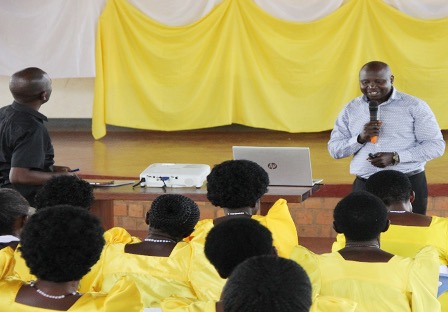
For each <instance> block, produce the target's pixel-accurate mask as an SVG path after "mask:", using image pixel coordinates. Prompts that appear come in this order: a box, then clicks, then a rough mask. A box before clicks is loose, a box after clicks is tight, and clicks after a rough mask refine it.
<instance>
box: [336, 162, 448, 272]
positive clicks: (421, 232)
mask: <svg viewBox="0 0 448 312" xmlns="http://www.w3.org/2000/svg"><path fill="white" fill-rule="evenodd" d="M366 191H368V192H370V193H372V194H373V195H376V196H378V197H379V198H380V199H381V200H382V201H383V202H384V203H385V204H386V206H387V208H388V210H389V213H388V216H389V219H390V221H391V225H390V227H389V229H388V230H387V232H384V233H382V234H381V236H380V242H381V249H382V250H385V251H387V252H390V253H393V254H396V255H399V256H403V257H415V255H416V254H417V252H418V251H419V250H420V249H421V248H422V247H424V246H426V245H432V246H434V247H436V249H437V251H438V253H439V261H440V264H441V265H444V266H446V265H447V264H448V245H447V241H448V219H447V218H441V217H429V216H424V215H421V214H417V213H412V202H413V201H414V192H413V191H412V186H411V182H410V181H409V178H408V177H407V176H406V175H405V174H404V173H402V172H399V171H395V170H384V171H380V172H377V173H375V174H373V175H371V176H370V177H369V179H367V182H366ZM344 246H345V238H344V235H342V234H338V236H337V241H336V242H335V243H334V244H333V251H336V250H339V249H342V248H344Z"/></svg>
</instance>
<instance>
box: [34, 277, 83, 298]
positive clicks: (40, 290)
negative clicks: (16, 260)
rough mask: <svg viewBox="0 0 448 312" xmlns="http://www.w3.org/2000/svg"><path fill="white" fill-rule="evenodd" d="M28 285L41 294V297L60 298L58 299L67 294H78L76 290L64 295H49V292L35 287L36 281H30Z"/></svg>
mask: <svg viewBox="0 0 448 312" xmlns="http://www.w3.org/2000/svg"><path fill="white" fill-rule="evenodd" d="M30 286H31V287H32V288H34V289H35V290H36V292H37V293H38V294H39V295H41V296H43V297H45V298H49V299H56V300H60V299H64V298H65V297H67V296H77V295H79V293H78V292H77V291H74V292H71V293H68V294H66V295H58V296H55V295H49V294H47V293H46V292H44V291H43V290H42V289H39V288H37V286H36V281H30Z"/></svg>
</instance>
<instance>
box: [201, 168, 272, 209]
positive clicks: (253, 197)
mask: <svg viewBox="0 0 448 312" xmlns="http://www.w3.org/2000/svg"><path fill="white" fill-rule="evenodd" d="M268 186H269V177H268V174H267V173H266V171H265V170H264V169H263V168H262V167H261V166H260V165H258V164H257V163H255V162H253V161H250V160H227V161H224V162H222V163H220V164H218V165H216V166H215V167H213V169H212V171H211V172H210V174H209V175H208V176H207V198H208V200H209V201H210V202H211V203H212V204H213V205H214V206H217V207H222V208H230V209H232V208H243V207H254V206H255V204H256V203H257V201H258V200H259V199H260V198H261V196H263V194H265V193H266V192H267V191H268Z"/></svg>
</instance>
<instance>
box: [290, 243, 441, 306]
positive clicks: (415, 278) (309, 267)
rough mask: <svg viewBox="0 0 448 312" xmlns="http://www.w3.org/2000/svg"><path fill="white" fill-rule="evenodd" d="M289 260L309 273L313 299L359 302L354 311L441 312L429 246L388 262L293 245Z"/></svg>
mask: <svg viewBox="0 0 448 312" xmlns="http://www.w3.org/2000/svg"><path fill="white" fill-rule="evenodd" d="M291 259H292V260H294V261H296V262H297V263H299V264H300V265H301V266H302V267H303V268H304V269H305V271H306V272H307V273H308V275H309V277H310V280H311V284H312V286H313V298H316V296H318V295H322V296H334V297H340V298H346V299H349V300H352V301H355V302H357V303H358V306H357V308H356V310H355V311H357V312H363V311H382V312H387V311H391V312H392V311H393V312H396V311H413V312H428V311H434V312H437V311H440V304H439V302H438V301H437V298H436V295H437V287H438V280H439V262H438V257H437V251H436V250H435V248H434V247H432V246H427V247H424V248H423V249H422V250H421V251H420V252H419V253H417V255H416V256H415V259H412V258H405V257H401V256H394V257H392V258H391V259H390V260H389V262H387V263H382V262H358V261H347V260H345V259H344V258H343V257H342V256H341V255H340V254H339V253H338V252H333V253H328V254H322V255H316V254H314V253H312V252H311V251H309V250H308V249H306V248H305V247H302V246H296V247H295V248H294V250H293V252H292V253H291ZM411 307H412V308H411ZM372 308H374V310H372Z"/></svg>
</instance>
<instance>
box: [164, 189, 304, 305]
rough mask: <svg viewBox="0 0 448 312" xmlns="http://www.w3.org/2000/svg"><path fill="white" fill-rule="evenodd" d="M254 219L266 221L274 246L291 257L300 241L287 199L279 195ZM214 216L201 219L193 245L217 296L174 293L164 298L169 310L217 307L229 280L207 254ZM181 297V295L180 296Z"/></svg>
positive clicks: (199, 266) (253, 217)
mask: <svg viewBox="0 0 448 312" xmlns="http://www.w3.org/2000/svg"><path fill="white" fill-rule="evenodd" d="M252 219H254V220H257V221H258V222H260V223H261V224H262V225H264V226H265V227H267V228H268V229H269V230H270V231H271V233H272V237H273V239H274V246H275V247H276V249H277V251H278V253H279V255H280V256H282V257H288V256H289V254H290V253H291V250H292V249H293V248H294V246H296V245H297V244H298V238H297V230H296V226H295V224H294V221H293V219H292V217H291V214H290V212H289V208H288V204H287V202H286V200H284V199H282V198H281V199H279V200H277V201H276V202H275V203H274V205H272V207H271V208H270V209H269V211H268V213H267V215H266V216H259V215H253V216H252ZM213 226H214V225H213V219H203V220H200V221H199V222H198V224H197V225H196V227H195V230H194V232H193V233H192V234H191V237H192V239H191V242H190V244H191V246H192V248H193V253H194V258H195V259H196V260H195V261H194V263H195V265H196V266H197V268H198V270H199V269H201V268H202V270H206V271H207V272H208V274H207V279H208V281H205V280H204V279H202V282H203V285H207V288H208V289H209V291H210V292H211V293H213V294H214V299H213V300H198V301H196V302H193V301H191V300H188V299H183V298H178V297H173V298H167V299H165V300H164V302H163V304H162V307H163V309H164V310H165V309H167V311H176V312H181V311H185V312H186V311H188V312H198V311H205V312H208V311H213V310H210V309H211V307H215V303H216V301H218V300H219V298H220V296H221V291H222V288H223V287H224V284H225V281H226V280H224V279H221V278H220V277H219V274H218V272H216V270H215V268H214V267H213V265H212V264H211V263H210V262H209V261H208V260H207V258H206V257H205V254H204V244H205V239H206V238H207V234H208V232H210V230H211V229H212V228H213ZM179 297H180V296H179Z"/></svg>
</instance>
